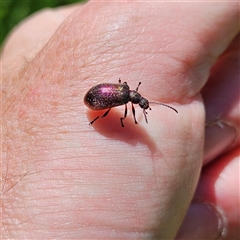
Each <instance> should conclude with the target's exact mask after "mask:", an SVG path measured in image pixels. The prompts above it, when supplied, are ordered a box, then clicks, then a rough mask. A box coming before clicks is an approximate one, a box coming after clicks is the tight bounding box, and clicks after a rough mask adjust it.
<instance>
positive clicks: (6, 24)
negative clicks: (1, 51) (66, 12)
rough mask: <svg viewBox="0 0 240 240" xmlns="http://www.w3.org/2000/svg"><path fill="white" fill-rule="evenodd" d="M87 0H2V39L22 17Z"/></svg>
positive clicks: (0, 16)
mask: <svg viewBox="0 0 240 240" xmlns="http://www.w3.org/2000/svg"><path fill="white" fill-rule="evenodd" d="M76 2H87V1H86V0H0V6H1V7H0V18H1V28H0V31H1V36H0V37H1V39H0V44H1V45H2V43H3V41H4V39H5V37H6V36H7V34H8V33H9V31H11V29H13V28H14V26H16V25H17V24H18V23H19V22H20V21H21V20H22V19H24V18H26V17H27V16H29V15H31V14H32V13H34V12H36V11H38V10H40V9H42V8H47V7H50V8H54V7H58V6H63V5H68V4H71V3H76Z"/></svg>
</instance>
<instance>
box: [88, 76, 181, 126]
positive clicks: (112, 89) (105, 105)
mask: <svg viewBox="0 0 240 240" xmlns="http://www.w3.org/2000/svg"><path fill="white" fill-rule="evenodd" d="M140 85H141V82H139V83H138V86H137V88H136V90H130V87H129V86H128V84H127V82H124V83H121V79H120V78H119V83H118V84H114V83H101V84H98V85H96V86H94V87H92V88H90V89H89V90H88V92H87V93H86V94H85V96H84V103H85V105H86V106H87V107H88V108H90V109H91V110H94V111H99V110H104V109H107V111H106V112H105V113H104V114H103V115H102V116H101V118H104V117H106V116H107V115H108V113H109V111H110V110H111V108H113V107H117V106H121V105H125V112H124V116H123V117H121V118H120V122H121V126H122V127H124V124H123V120H124V119H125V118H126V117H127V103H128V102H131V104H132V113H133V119H134V122H135V124H137V123H138V122H137V120H136V117H135V108H134V105H133V104H139V106H140V107H141V108H142V109H143V114H144V117H145V120H146V123H148V120H147V115H146V114H147V112H146V110H147V109H149V110H151V108H150V107H149V103H155V104H159V105H163V106H165V107H168V108H170V109H172V110H174V111H175V112H176V113H178V111H177V110H176V109H175V108H173V107H171V106H168V105H166V104H164V103H156V102H149V101H148V100H147V99H146V98H144V97H142V96H141V94H140V93H139V92H138V89H139V86H140ZM99 118H100V116H97V117H96V118H95V119H93V120H92V121H91V122H90V123H89V125H91V124H93V123H94V122H95V121H96V120H98V119H99Z"/></svg>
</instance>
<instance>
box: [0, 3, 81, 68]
mask: <svg viewBox="0 0 240 240" xmlns="http://www.w3.org/2000/svg"><path fill="white" fill-rule="evenodd" d="M77 8H78V6H76V5H72V6H68V7H67V6H65V7H59V8H56V9H44V10H42V11H39V12H37V13H35V14H33V15H31V16H30V17H28V18H27V19H24V20H23V21H22V22H21V23H20V24H19V25H18V26H16V27H15V28H14V29H13V31H12V32H11V33H10V34H9V36H8V37H7V39H6V40H5V44H4V46H3V51H2V56H1V57H2V62H3V66H4V67H5V69H6V70H7V69H9V66H11V69H16V68H18V66H21V65H22V64H23V61H31V60H32V59H33V58H34V57H35V56H36V54H37V53H38V52H39V51H40V50H41V49H42V48H43V46H44V45H45V44H46V43H47V42H48V41H49V39H50V38H51V37H52V35H53V34H54V32H55V31H56V29H57V28H58V27H59V25H60V24H61V23H62V22H63V21H64V20H65V19H66V17H67V16H69V15H70V14H71V13H72V12H73V11H75V10H76V9H77Z"/></svg>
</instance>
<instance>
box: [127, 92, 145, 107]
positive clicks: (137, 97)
mask: <svg viewBox="0 0 240 240" xmlns="http://www.w3.org/2000/svg"><path fill="white" fill-rule="evenodd" d="M141 99H142V96H141V94H139V93H138V92H137V91H135V90H130V91H129V101H130V102H132V103H134V104H138V103H140V101H141Z"/></svg>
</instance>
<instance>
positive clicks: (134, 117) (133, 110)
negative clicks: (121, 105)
mask: <svg viewBox="0 0 240 240" xmlns="http://www.w3.org/2000/svg"><path fill="white" fill-rule="evenodd" d="M132 113H133V119H134V121H135V124H138V122H137V120H136V116H135V108H134V106H133V103H132Z"/></svg>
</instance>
